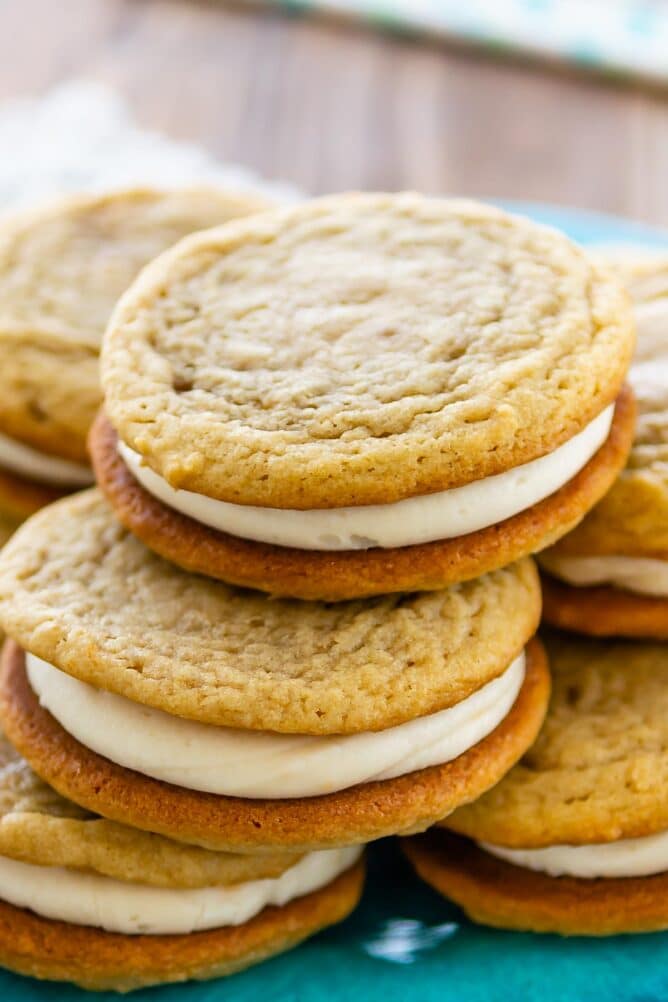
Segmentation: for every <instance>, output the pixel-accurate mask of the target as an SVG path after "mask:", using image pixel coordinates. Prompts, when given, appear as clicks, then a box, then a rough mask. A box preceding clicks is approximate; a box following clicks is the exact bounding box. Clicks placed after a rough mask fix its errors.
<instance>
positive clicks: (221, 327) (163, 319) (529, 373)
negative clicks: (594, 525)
mask: <svg viewBox="0 0 668 1002" xmlns="http://www.w3.org/2000/svg"><path fill="white" fill-rule="evenodd" d="M633 343H634V331H633V320H632V315H631V311H630V307H629V304H628V302H627V297H626V295H625V293H624V291H623V289H622V287H621V285H620V284H619V283H618V282H617V281H616V280H614V279H613V278H612V277H610V276H608V275H607V273H605V272H602V271H600V270H599V269H598V268H597V267H596V266H595V265H593V264H592V263H591V261H590V260H589V259H588V257H587V256H586V255H585V254H584V252H583V251H582V250H580V249H579V248H577V247H576V246H575V245H574V244H572V243H571V242H570V241H569V240H568V239H567V238H566V237H565V236H563V235H562V234H559V233H558V232H556V231H554V230H551V229H548V228H546V227H542V226H539V225H537V224H535V223H533V222H531V221H529V220H527V219H523V218H520V217H516V216H510V215H508V214H506V213H504V212H502V211H500V210H498V209H495V208H493V207H491V206H489V205H483V204H478V203H474V202H465V201H446V200H442V199H435V198H426V197H423V196H420V195H416V194H399V195H386V194H344V195H335V196H331V197H329V198H324V199H319V200H316V201H313V202H309V203H305V204H300V205H298V206H296V207H291V208H288V209H282V210H276V211H273V212H270V213H264V214H262V215H258V216H256V217H254V218H249V219H248V220H241V221H237V222H233V223H231V224H229V225H227V226H225V227H221V228H219V229H216V230H215V231H211V232H210V233H208V234H206V235H204V234H200V235H198V236H194V237H191V238H189V239H187V240H186V241H184V242H183V243H181V244H180V245H179V246H178V247H177V248H174V249H173V250H172V251H170V252H168V253H167V254H165V255H164V256H162V257H161V258H160V259H159V260H157V261H155V262H154V263H153V264H152V265H151V266H150V267H149V268H148V269H147V270H146V271H145V272H144V273H143V274H142V276H141V277H140V278H139V279H138V281H137V282H136V283H135V284H134V285H133V286H132V288H131V289H130V290H129V291H128V292H127V293H126V294H125V295H124V297H123V298H122V300H121V302H120V303H119V305H118V307H117V309H116V310H115V312H114V315H113V318H112V320H111V322H110V326H109V328H108V330H107V333H106V335H105V339H104V347H103V353H102V378H103V385H104V391H105V399H106V408H107V413H108V416H109V419H110V421H111V423H112V424H113V426H114V427H115V428H116V430H117V431H118V433H119V435H120V437H121V438H122V439H123V440H124V441H125V442H126V443H127V445H129V446H130V447H131V448H133V449H134V450H135V451H136V452H138V453H140V454H141V455H142V456H143V457H144V458H145V461H146V463H147V464H148V466H150V467H151V468H152V469H153V470H154V471H155V472H157V473H158V474H160V475H162V476H163V477H164V478H165V479H166V480H167V481H168V483H169V484H171V485H172V486H174V487H178V488H185V489H188V490H190V491H194V492H196V493H201V494H204V495H206V496H209V497H211V498H216V499H220V500H224V501H230V502H235V503H239V504H246V505H262V506H271V507H276V508H293V509H317V508H335V507H340V506H348V505H369V504H384V503H390V502H395V501H399V500H401V499H404V498H409V497H415V496H418V495H424V494H428V493H432V492H435V491H442V490H446V489H449V488H452V487H458V486H461V485H463V484H467V483H470V482H471V481H473V480H478V479H480V478H484V477H489V476H492V475H494V474H498V473H501V472H504V471H506V470H508V469H510V468H513V467H516V466H519V465H520V464H523V463H526V462H529V461H531V460H534V459H537V458H538V457H541V456H544V455H545V454H547V453H550V452H552V451H553V450H555V449H556V448H557V447H558V446H560V445H561V444H563V443H564V442H566V441H568V440H569V439H571V438H573V436H575V435H576V434H577V433H578V432H579V431H581V430H582V429H583V428H584V427H585V426H586V425H587V424H589V423H590V422H591V421H592V420H593V419H594V418H595V417H596V416H597V415H599V414H600V413H601V412H602V411H603V409H604V408H605V407H607V406H608V405H609V404H611V403H612V402H613V401H614V400H615V399H616V397H617V395H618V394H619V391H620V388H621V385H622V382H623V379H624V375H625V372H626V370H627V368H628V364H629V361H630V357H631V353H632V350H633Z"/></svg>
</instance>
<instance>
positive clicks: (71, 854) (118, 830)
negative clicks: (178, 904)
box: [0, 732, 299, 897]
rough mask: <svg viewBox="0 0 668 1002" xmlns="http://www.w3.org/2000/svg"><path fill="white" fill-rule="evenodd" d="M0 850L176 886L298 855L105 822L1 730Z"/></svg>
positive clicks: (288, 862) (276, 871)
mask: <svg viewBox="0 0 668 1002" xmlns="http://www.w3.org/2000/svg"><path fill="white" fill-rule="evenodd" d="M0 857H9V858H10V859H17V860H20V861H21V862H23V863H35V864H36V865H38V866H65V867H72V868H75V869H79V870H86V871H94V872H96V873H101V874H104V875H105V876H108V877H114V878H116V879H117V880H125V881H130V882H137V883H141V884H150V885H152V886H155V887H175V888H176V887H182V888H188V887H207V886H212V885H221V886H222V885H229V884H238V883H241V882H243V881H247V880H259V879H261V878H263V877H275V876H279V875H280V874H281V873H283V872H284V871H285V870H286V869H287V868H288V867H289V866H292V865H293V863H295V862H296V861H297V859H298V858H299V857H297V856H295V855H294V854H288V853H274V854H273V855H270V854H264V855H261V856H258V855H255V856H249V855H239V854H233V853H224V852H211V851H208V850H206V849H201V848H197V847H195V846H192V845H184V844H183V843H180V842H174V841H172V840H171V839H168V838H163V837H162V836H161V835H153V834H150V833H149V832H145V831H140V830H139V829H136V828H129V827H127V826H126V825H121V824H117V823H116V822H115V821H107V820H105V819H103V818H101V817H100V816H99V815H96V814H92V813H91V812H90V811H86V810H84V809H82V808H81V807H79V806H78V805H77V804H75V803H73V802H72V801H71V800H66V799H65V798H64V797H61V796H60V795H59V794H58V793H56V791H55V790H54V789H53V788H52V787H50V786H47V784H46V783H44V782H43V781H42V780H41V779H40V778H39V777H38V776H37V775H36V774H35V773H34V772H33V771H32V769H31V768H30V766H29V765H28V763H27V762H26V761H25V760H24V759H22V758H21V756H20V755H19V753H18V752H17V751H16V750H15V748H14V747H13V746H12V745H11V744H10V743H9V741H7V739H6V738H5V737H4V735H2V733H1V732H0ZM1 896H2V895H1V893H0V897H1Z"/></svg>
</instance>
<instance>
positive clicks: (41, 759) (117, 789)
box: [0, 639, 550, 852]
mask: <svg viewBox="0 0 668 1002" xmlns="http://www.w3.org/2000/svg"><path fill="white" fill-rule="evenodd" d="M549 689H550V677H549V671H548V666H547V658H546V655H545V651H544V649H543V647H542V645H541V644H540V642H539V641H538V640H537V639H533V640H532V641H530V643H529V645H528V647H527V672H526V676H525V680H524V684H523V686H522V689H521V690H520V694H519V696H518V697H517V700H516V701H515V704H514V706H513V708H512V709H511V711H510V713H509V714H508V715H507V716H506V717H505V719H504V720H503V721H502V722H501V723H500V724H499V725H498V727H497V728H496V729H495V730H494V731H492V733H491V734H489V735H488V736H487V737H486V738H484V739H483V740H482V741H480V742H479V743H478V744H477V745H475V746H474V747H473V748H470V749H469V750H468V751H467V752H464V754H462V755H460V756H459V757H458V758H456V759H454V760H453V761H452V762H448V763H445V764H443V765H440V766H432V767H430V768H427V769H422V770H420V771H418V772H414V773H409V774H407V775H404V776H399V777H397V778H396V779H389V780H383V781H378V782H372V783H365V784H361V785H359V786H354V787H350V788H349V789H347V790H341V791H339V792H337V793H332V794H326V795H321V796H318V797H304V798H294V799H285V800H266V799H265V800H245V799H243V798H241V797H223V796H217V795H215V794H208V793H200V792H198V791H194V790H187V789H185V788H183V787H178V786H173V785H171V784H167V783H164V782H161V781H159V780H156V779H152V778H150V777H148V776H144V775H141V774H140V773H137V772H133V771H131V770H129V769H125V768H123V767H122V766H119V765H116V764H115V763H113V762H111V761H109V760H108V759H105V758H103V757H102V756H100V755H97V754H96V753H95V752H93V751H91V750H90V749H88V748H86V747H85V746H84V745H82V744H80V743H79V742H78V741H76V739H75V738H73V737H72V736H71V735H70V734H68V733H67V731H65V730H64V728H63V727H61V725H60V724H59V723H58V722H57V721H56V720H55V719H54V718H53V717H52V716H51V714H50V713H48V711H47V710H45V709H44V708H43V707H42V706H40V704H39V702H38V700H37V697H36V696H35V693H34V692H33V690H32V689H31V688H30V685H29V683H28V679H27V675H26V671H25V662H24V655H23V652H22V651H21V649H20V648H19V647H18V646H17V645H16V644H15V643H13V642H12V641H7V642H6V644H5V647H4V650H3V653H2V665H1V668H0V721H1V723H2V726H3V729H4V731H5V733H6V735H7V737H8V738H9V740H10V741H12V743H13V744H14V745H15V747H16V748H17V749H18V751H19V752H20V753H21V754H22V755H23V756H24V758H25V759H26V760H27V761H28V763H29V764H30V766H31V767H32V768H33V769H34V770H35V772H36V773H37V774H38V775H39V776H41V777H42V779H44V781H45V782H47V783H49V784H50V785H51V786H53V787H54V789H56V790H57V791H58V793H60V794H61V795H62V796H64V797H68V798H69V799H70V800H73V801H74V802H75V803H78V804H80V805H81V806H82V807H85V808H87V809H88V810H91V811H93V812H94V813H96V814H100V815H102V816H103V817H107V818H109V819H110V820H112V821H119V822H121V823H123V824H129V825H130V826H132V827H136V828H143V829H146V830H148V831H155V832H157V833H158V834H161V835H166V836H167V837H170V838H174V839H177V840H180V841H183V842H190V843H193V844H195V845H202V846H204V847H205V848H210V849H216V850H218V851H231V852H263V851H264V852H267V851H273V850H275V849H278V848H283V849H286V850H290V851H294V852H300V851H310V850H314V849H324V848H331V847H334V846H343V845H352V844H358V843H363V842H369V841H372V840H374V839H377V838H381V837H383V836H386V835H392V834H396V833H397V832H413V831H424V830H425V829H426V828H428V827H429V826H430V825H432V824H433V823H434V822H435V821H437V820H440V819H441V818H443V817H445V816H446V815H448V814H449V813H451V812H452V811H453V810H455V809H456V807H458V806H461V805H462V804H464V803H468V802H469V801H471V800H474V799H477V798H478V797H479V796H481V795H482V794H483V793H484V792H485V791H486V790H487V789H489V788H490V787H491V786H493V785H495V784H496V783H497V782H498V781H499V780H500V779H501V778H502V776H503V775H504V774H505V773H506V772H507V771H508V770H509V769H510V768H512V766H513V765H514V764H515V762H517V761H518V760H519V759H520V758H521V756H522V755H523V754H524V752H525V751H526V749H527V748H528V747H529V746H530V745H531V744H532V743H533V741H534V740H535V737H536V735H537V733H538V731H539V729H540V726H541V724H542V722H543V719H544V717H545V713H546V712H547V704H548V699H549Z"/></svg>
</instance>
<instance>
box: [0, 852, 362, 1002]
mask: <svg viewBox="0 0 668 1002" xmlns="http://www.w3.org/2000/svg"><path fill="white" fill-rule="evenodd" d="M363 885H364V863H363V862H362V861H360V862H358V863H356V864H355V865H354V866H353V867H351V868H350V869H348V870H347V871H345V872H344V873H343V874H341V875H340V876H339V877H337V878H336V879H335V880H333V881H332V882H331V883H329V884H327V885H326V886H325V887H323V888H320V889H319V890H317V891H313V892H312V893H311V894H307V895H304V896H303V897H300V898H295V899H294V900H293V901H290V902H288V904H286V905H283V906H281V907H273V906H271V907H268V908H265V909H264V910H263V911H262V912H260V913H259V915H257V916H255V918H252V919H250V920H249V921H248V922H245V923H243V924H242V925H239V926H225V927H222V928H218V929H211V930H206V931H204V932H194V933H189V934H186V935H174V936H128V935H122V934H118V933H109V932H105V931H103V930H101V929H94V928H92V927H90V926H77V925H74V924H72V923H67V922H59V921H55V920H53V919H46V918H43V917H42V916H39V915H36V914H34V913H33V912H29V911H26V910H24V909H21V908H15V907H14V906H12V905H10V904H7V903H6V902H4V901H0V965H2V966H3V967H7V968H9V969H10V970H12V971H16V972H17V973H19V974H26V975H30V976H31V977H36V978H46V979H49V980H52V981H72V982H74V983H75V984H77V985H79V986H80V987H81V988H87V989H89V990H92V991H102V990H112V991H122V992H125V991H131V990H133V989H136V988H143V987H147V986H149V985H156V984H166V983H169V982H179V981H186V980H188V979H191V978H192V979H197V980H203V979H208V978H216V977H222V976H225V975H228V974H234V973H235V972H237V971H241V970H243V969H245V968H247V967H250V966H251V965H253V964H256V963H260V962H261V961H262V960H266V959H268V958H269V957H272V956H274V955H276V954H277V953H282V952H284V951H285V950H289V949H291V948H292V947H294V946H297V945H298V944H299V943H300V942H302V941H303V940H304V939H306V938H307V937H308V936H312V935H314V934H315V933H316V932H319V931H320V930H321V929H324V928H326V927H327V926H330V925H334V924H336V923H337V922H341V921H342V920H343V919H344V918H346V917H347V916H348V915H349V914H350V912H351V911H353V909H354V908H355V906H356V905H357V903H358V901H359V899H360V896H361V893H362V888H363Z"/></svg>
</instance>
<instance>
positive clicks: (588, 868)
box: [479, 831, 668, 879]
mask: <svg viewBox="0 0 668 1002" xmlns="http://www.w3.org/2000/svg"><path fill="white" fill-rule="evenodd" d="M479 845H480V848H481V849H484V850H485V852H488V853H490V854H491V855H492V856H498V857H499V859H504V860H506V862H508V863H514V864H515V866H522V867H524V868H525V869H527V870H537V871H538V872H539V873H547V874H548V875H549V876H550V877H582V878H585V879H589V878H592V879H593V878H596V877H649V876H651V875H652V874H653V873H663V872H664V871H666V870H668V831H662V832H657V833H656V835H645V836H644V837H643V838H624V839H618V840H617V841H616V842H601V843H595V844H593V845H550V846H547V847H546V848H544V849H506V848H505V847H502V846H499V845H490V844H489V843H488V842H480V843H479Z"/></svg>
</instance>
